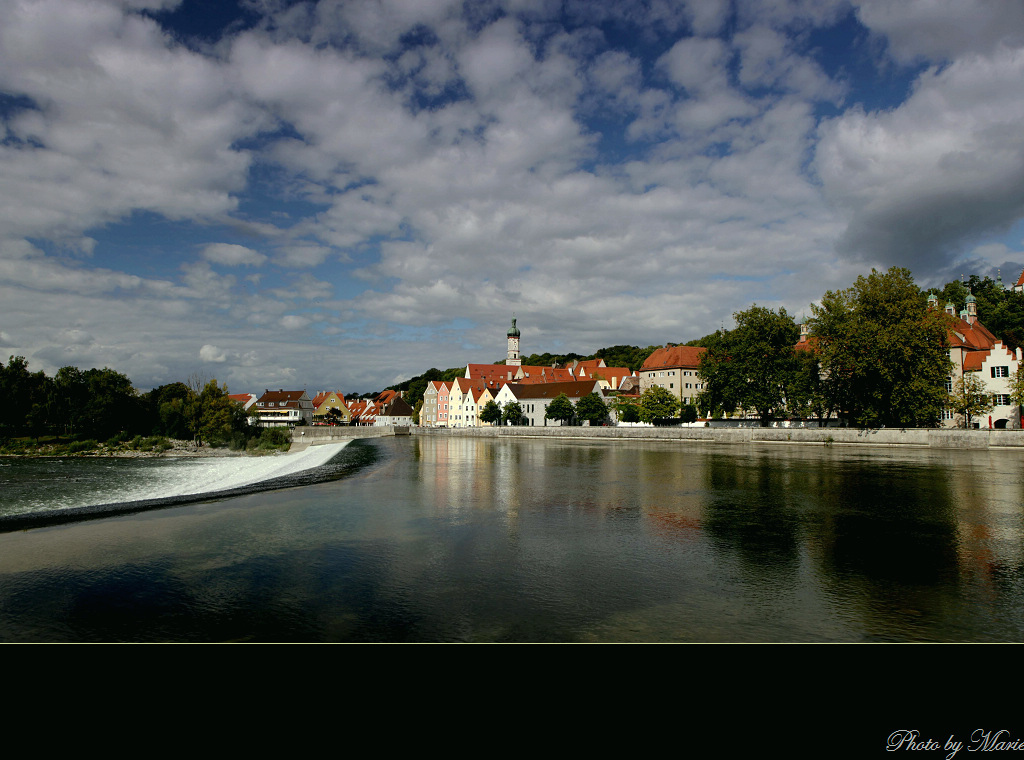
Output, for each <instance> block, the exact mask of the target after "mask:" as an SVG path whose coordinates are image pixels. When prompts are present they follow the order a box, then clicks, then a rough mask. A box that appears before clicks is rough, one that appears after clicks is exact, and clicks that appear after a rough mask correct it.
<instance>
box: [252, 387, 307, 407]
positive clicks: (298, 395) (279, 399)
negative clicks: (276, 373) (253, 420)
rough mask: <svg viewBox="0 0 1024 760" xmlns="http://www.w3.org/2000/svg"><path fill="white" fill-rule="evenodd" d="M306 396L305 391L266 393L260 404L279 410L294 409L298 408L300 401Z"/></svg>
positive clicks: (261, 397) (259, 400)
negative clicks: (283, 408) (282, 408)
mask: <svg viewBox="0 0 1024 760" xmlns="http://www.w3.org/2000/svg"><path fill="white" fill-rule="evenodd" d="M305 395H306V392H305V391H280V390H278V391H264V392H263V395H262V396H260V397H259V399H258V403H259V404H261V405H266V406H270V405H271V404H273V405H274V406H276V407H279V408H280V407H285V408H293V409H294V408H298V406H299V401H300V400H301V399H302V397H303V396H305Z"/></svg>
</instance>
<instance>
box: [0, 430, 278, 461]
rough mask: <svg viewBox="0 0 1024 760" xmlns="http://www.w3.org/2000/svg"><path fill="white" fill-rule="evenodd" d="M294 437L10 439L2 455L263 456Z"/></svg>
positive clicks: (0, 446) (272, 433) (269, 432)
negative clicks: (220, 441) (224, 441)
mask: <svg viewBox="0 0 1024 760" xmlns="http://www.w3.org/2000/svg"><path fill="white" fill-rule="evenodd" d="M289 448H291V434H290V432H289V431H287V430H285V429H282V428H269V429H266V430H262V431H260V433H259V435H256V436H253V437H251V438H239V439H238V440H232V442H231V443H230V444H228V445H224V446H210V445H208V444H200V443H197V442H196V441H193V440H177V439H173V438H166V437H164V436H159V435H154V436H148V437H144V436H141V435H137V436H135V437H134V438H128V437H127V436H115V437H113V438H110V439H109V440H107V441H104V442H100V441H97V440H95V439H91V438H90V439H83V440H77V439H69V438H66V437H65V438H57V437H56V436H40V437H39V438H10V439H7V440H5V441H3V442H2V443H0V456H17V457H67V456H100V457H156V456H168V457H203V456H206V457H209V456H246V455H256V456H259V455H263V454H272V453H276V452H283V451H288V449H289Z"/></svg>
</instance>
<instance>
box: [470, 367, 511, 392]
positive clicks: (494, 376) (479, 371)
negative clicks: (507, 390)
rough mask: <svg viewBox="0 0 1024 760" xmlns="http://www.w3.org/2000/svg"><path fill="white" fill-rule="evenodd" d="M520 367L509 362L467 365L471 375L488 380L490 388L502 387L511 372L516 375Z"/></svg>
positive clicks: (473, 377)
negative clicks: (508, 363)
mask: <svg viewBox="0 0 1024 760" xmlns="http://www.w3.org/2000/svg"><path fill="white" fill-rule="evenodd" d="M518 369H519V368H518V367H513V366H510V365H507V364H470V365H468V366H467V367H466V371H467V373H468V374H469V376H470V377H471V378H472V379H474V380H476V379H483V380H484V381H486V382H487V387H488V388H500V387H501V385H503V384H504V383H507V382H508V381H509V380H508V374H509V372H511V373H512V376H513V377H515V374H516V370H518Z"/></svg>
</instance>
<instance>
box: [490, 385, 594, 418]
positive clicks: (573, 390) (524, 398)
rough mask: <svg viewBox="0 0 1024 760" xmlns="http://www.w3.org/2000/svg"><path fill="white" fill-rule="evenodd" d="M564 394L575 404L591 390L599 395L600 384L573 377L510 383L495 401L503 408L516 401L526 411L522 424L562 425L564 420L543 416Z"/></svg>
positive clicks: (499, 392)
mask: <svg viewBox="0 0 1024 760" xmlns="http://www.w3.org/2000/svg"><path fill="white" fill-rule="evenodd" d="M562 393H564V394H565V395H566V396H567V397H568V398H569V401H571V402H572V403H573V405H574V406H575V405H576V403H577V402H578V401H579V400H580V399H581V398H583V397H584V396H588V395H590V394H591V393H597V394H599V395H600V393H601V386H600V384H599V383H598V382H597V381H596V380H579V381H577V380H572V381H569V382H565V383H507V384H506V385H504V386H503V387H502V389H501V390H500V391H498V394H497V395H496V396H495V397H494V400H495V401H496V402H497V403H498V404H499V405H501V407H502V408H504V406H505V405H506V404H509V403H513V402H514V403H517V404H519V406H520V407H522V410H523V418H524V419H523V424H524V425H529V426H532V427H552V426H554V427H559V426H561V425H562V422H561V420H549V419H547V417H545V416H544V415H545V414H546V412H547V410H548V404H550V403H551V402H552V401H553V400H554V399H555V398H556V397H558V396H559V395H560V394H562Z"/></svg>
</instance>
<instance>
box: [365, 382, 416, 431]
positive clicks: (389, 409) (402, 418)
mask: <svg viewBox="0 0 1024 760" xmlns="http://www.w3.org/2000/svg"><path fill="white" fill-rule="evenodd" d="M374 413H375V417H374V421H373V424H374V426H376V427H383V426H386V425H394V426H396V427H409V426H411V425H412V407H411V406H409V402H407V401H406V400H405V399H404V398H402V394H401V393H399V392H398V391H390V390H389V391H383V392H381V393H380V394H379V395H378V396H377V398H376V399H374Z"/></svg>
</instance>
